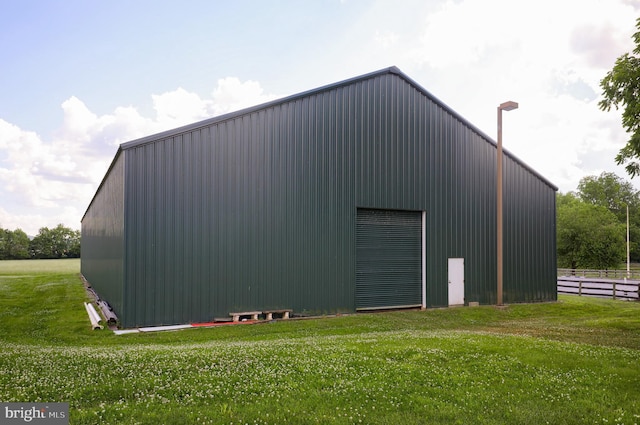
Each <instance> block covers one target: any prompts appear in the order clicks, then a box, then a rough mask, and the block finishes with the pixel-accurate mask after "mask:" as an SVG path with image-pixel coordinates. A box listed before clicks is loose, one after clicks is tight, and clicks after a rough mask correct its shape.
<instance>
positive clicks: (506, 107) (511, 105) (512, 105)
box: [496, 101, 518, 305]
mask: <svg viewBox="0 0 640 425" xmlns="http://www.w3.org/2000/svg"><path fill="white" fill-rule="evenodd" d="M517 108H518V104H517V103H516V102H512V101H509V102H504V103H502V104H500V106H498V158H497V178H496V180H497V183H496V185H497V187H496V191H497V194H498V196H497V199H498V205H497V211H496V212H497V214H496V215H497V233H498V234H497V245H498V252H497V257H498V270H497V274H498V300H497V304H498V305H502V277H503V273H502V272H503V261H502V188H503V187H502V111H513V110H514V109H517Z"/></svg>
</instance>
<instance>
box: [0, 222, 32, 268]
mask: <svg viewBox="0 0 640 425" xmlns="http://www.w3.org/2000/svg"><path fill="white" fill-rule="evenodd" d="M26 258H29V237H28V236H27V234H26V233H25V232H23V231H22V229H16V230H13V231H11V230H9V229H0V260H23V259H26Z"/></svg>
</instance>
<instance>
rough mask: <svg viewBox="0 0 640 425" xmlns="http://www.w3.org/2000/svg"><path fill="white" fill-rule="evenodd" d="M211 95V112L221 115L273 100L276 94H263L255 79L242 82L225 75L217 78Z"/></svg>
mask: <svg viewBox="0 0 640 425" xmlns="http://www.w3.org/2000/svg"><path fill="white" fill-rule="evenodd" d="M211 97H212V99H213V103H212V111H213V114H214V115H221V114H226V113H227V112H233V111H237V110H239V109H243V108H246V107H249V106H253V105H257V104H260V103H264V102H267V101H270V100H273V99H275V98H276V97H277V96H275V95H272V94H265V93H264V90H263V89H262V87H261V86H260V83H258V82H257V81H252V80H248V81H245V82H244V83H243V82H241V81H240V80H239V79H238V78H236V77H227V78H223V79H220V80H218V87H216V89H215V90H214V91H213V93H212V94H211Z"/></svg>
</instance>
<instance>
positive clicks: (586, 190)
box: [577, 172, 640, 262]
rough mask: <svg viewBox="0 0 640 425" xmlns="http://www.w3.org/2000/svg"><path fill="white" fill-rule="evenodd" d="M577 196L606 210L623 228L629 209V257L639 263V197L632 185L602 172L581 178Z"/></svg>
mask: <svg viewBox="0 0 640 425" xmlns="http://www.w3.org/2000/svg"><path fill="white" fill-rule="evenodd" d="M577 195H578V197H579V198H580V199H582V200H583V201H585V202H587V203H589V204H593V205H600V206H603V207H605V208H607V209H608V210H609V211H611V212H612V213H614V214H615V216H616V217H617V218H618V221H619V222H620V223H621V224H623V225H624V226H625V227H626V223H627V206H628V207H629V235H630V237H629V239H630V244H629V245H630V251H631V254H630V257H631V260H632V261H634V262H638V261H640V243H639V242H640V195H639V194H638V191H637V190H635V189H634V187H633V185H632V184H631V183H630V182H627V181H625V180H623V179H622V178H621V177H619V176H617V175H616V174H614V173H607V172H603V173H602V174H600V175H599V176H587V177H584V178H582V179H581V180H580V183H579V184H578V192H577Z"/></svg>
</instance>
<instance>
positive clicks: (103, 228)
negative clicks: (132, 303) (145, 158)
mask: <svg viewBox="0 0 640 425" xmlns="http://www.w3.org/2000/svg"><path fill="white" fill-rule="evenodd" d="M125 155H126V153H125V152H121V153H120V155H119V157H118V158H117V159H116V160H115V162H114V164H113V166H112V167H111V170H110V171H109V174H108V175H107V178H106V179H105V181H104V182H103V184H102V185H101V187H100V189H99V191H98V192H97V193H96V195H95V197H94V200H93V202H92V203H91V206H90V207H89V208H88V209H87V212H86V214H85V216H84V217H83V219H82V232H81V234H82V243H81V246H82V253H81V258H82V261H81V272H82V275H83V276H84V277H85V278H86V279H87V280H88V281H89V283H90V284H91V286H92V287H93V288H94V289H95V290H96V291H97V292H98V294H100V296H101V297H102V298H104V299H106V300H108V301H109V304H111V306H112V307H113V309H114V311H115V312H116V314H117V315H119V316H120V315H121V313H122V312H123V306H124V298H123V285H124V276H123V270H124V251H125V245H124V162H125V159H124V158H125Z"/></svg>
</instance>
